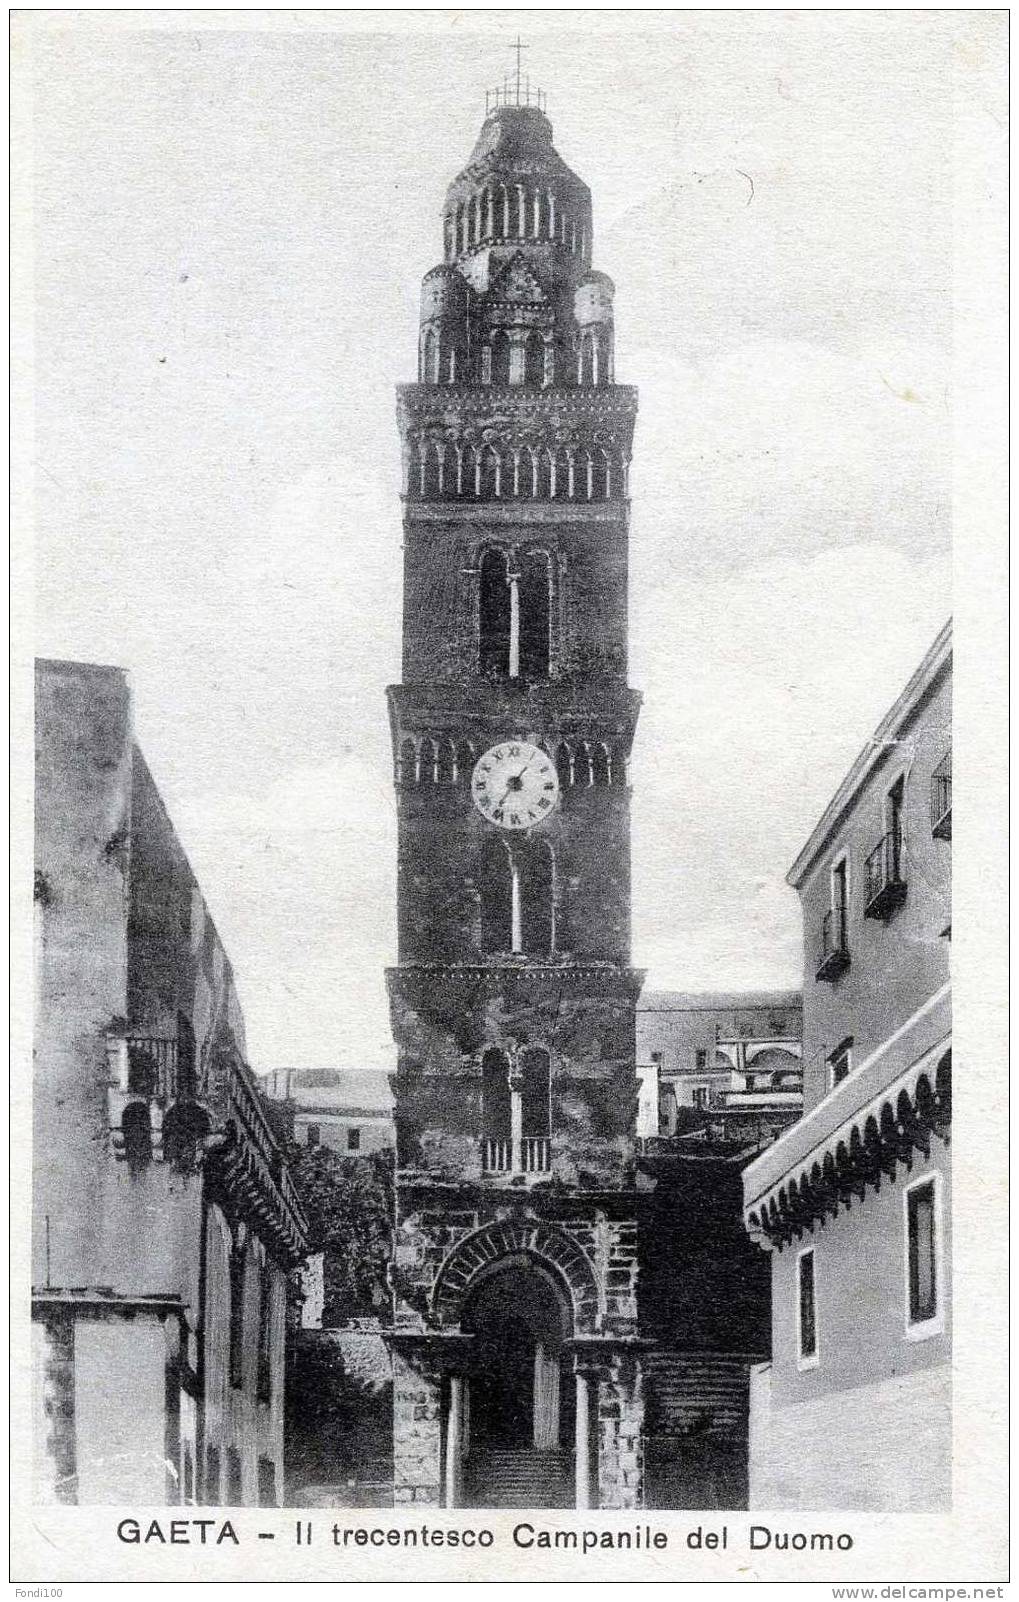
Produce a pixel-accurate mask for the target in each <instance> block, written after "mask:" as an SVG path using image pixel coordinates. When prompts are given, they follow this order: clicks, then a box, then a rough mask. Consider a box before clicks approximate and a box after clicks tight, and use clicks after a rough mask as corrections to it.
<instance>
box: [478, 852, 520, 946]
mask: <svg viewBox="0 0 1019 1602" xmlns="http://www.w3.org/2000/svg"><path fill="white" fill-rule="evenodd" d="M478 888H479V890H480V892H481V949H482V951H485V952H489V953H496V952H503V951H512V950H513V934H514V928H513V924H514V912H515V910H517V916H519V912H518V909H515V907H514V902H515V900H516V897H517V895H518V893H519V892H518V891H517V890H516V889H515V876H514V869H513V863H512V859H511V857H510V852H509V847H508V846H507V844H506V842H505V841H504V840H501V839H499V837H498V836H497V835H489V836H488V837H487V838H486V840H485V843H484V845H483V846H482V849H481V862H480V872H479V875H478Z"/></svg>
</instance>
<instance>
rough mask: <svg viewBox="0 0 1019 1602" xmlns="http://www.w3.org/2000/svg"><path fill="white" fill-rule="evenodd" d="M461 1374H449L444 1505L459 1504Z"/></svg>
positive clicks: (461, 1431) (461, 1415) (457, 1505)
mask: <svg viewBox="0 0 1019 1602" xmlns="http://www.w3.org/2000/svg"><path fill="white" fill-rule="evenodd" d="M463 1383H464V1382H463V1376H462V1375H461V1374H451V1375H450V1376H449V1418H448V1420H447V1423H446V1506H447V1507H459V1505H460V1473H461V1469H460V1455H461V1450H462V1444H463V1441H462V1437H463Z"/></svg>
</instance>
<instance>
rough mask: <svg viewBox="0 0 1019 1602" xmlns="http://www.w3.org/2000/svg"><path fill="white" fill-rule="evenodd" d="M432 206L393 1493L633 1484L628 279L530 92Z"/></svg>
mask: <svg viewBox="0 0 1019 1602" xmlns="http://www.w3.org/2000/svg"><path fill="white" fill-rule="evenodd" d="M526 99H527V97H524V99H523V100H521V101H520V102H519V103H517V102H513V103H505V102H503V101H502V97H501V96H500V97H499V100H500V102H501V103H497V104H496V105H495V106H494V107H492V108H491V109H490V111H489V114H488V115H487V116H486V118H485V121H484V124H483V126H482V129H481V133H480V135H479V138H478V141H477V143H476V145H475V147H474V150H473V152H472V154H471V157H470V160H469V162H468V164H467V166H466V167H465V168H464V170H463V171H462V172H461V173H460V175H459V176H458V177H457V178H456V179H455V180H454V182H453V183H452V185H451V186H450V188H449V190H448V193H447V198H446V203H445V206H444V209H443V239H444V259H443V261H442V262H441V263H440V264H439V265H438V266H437V267H435V268H433V269H432V270H431V271H430V272H429V273H428V274H426V276H425V279H424V284H423V289H422V300H421V332H420V341H419V350H418V381H417V383H414V384H408V385H404V386H402V387H401V389H400V391H399V404H398V416H399V426H400V437H401V443H402V448H403V461H404V522H403V528H404V630H403V635H404V638H403V682H402V683H401V684H399V685H396V686H394V687H393V688H392V689H391V690H390V691H389V710H390V719H391V726H392V735H393V752H394V775H395V785H396V796H397V806H398V817H399V866H398V897H399V960H398V965H397V966H396V967H394V968H393V969H391V970H390V971H389V973H388V984H389V994H390V1003H391V1012H392V1021H393V1030H394V1035H395V1038H396V1042H397V1047H398V1070H397V1075H396V1081H395V1086H396V1130H397V1176H396V1225H395V1237H394V1238H395V1245H394V1266H393V1290H394V1299H393V1301H394V1307H393V1328H392V1331H391V1334H390V1337H389V1340H390V1346H391V1350H392V1357H393V1371H394V1381H393V1387H394V1392H393V1393H394V1403H393V1405H394V1496H395V1500H396V1502H397V1503H407V1502H416V1503H424V1504H429V1505H436V1504H440V1503H443V1502H445V1504H446V1505H447V1506H454V1505H457V1504H459V1503H467V1504H472V1505H500V1504H502V1505H531V1506H541V1505H570V1504H573V1503H576V1505H578V1506H581V1507H586V1506H590V1505H594V1506H603V1507H617V1508H622V1507H635V1506H638V1505H640V1500H641V1495H642V1478H643V1462H642V1426H643V1409H644V1400H643V1382H642V1373H641V1358H640V1343H639V1340H638V1338H637V1300H636V1281H637V1233H638V1226H637V1194H636V1189H637V1176H636V1169H635V1161H634V1158H635V1152H634V1122H635V1115H636V1106H637V1083H636V1075H635V1067H634V1008H635V1004H636V1000H637V995H638V992H639V989H640V983H641V975H640V974H639V973H638V972H637V971H636V970H635V969H634V968H633V967H632V966H631V963H630V867H629V828H630V798H629V788H628V777H627V768H628V760H629V755H630V746H631V742H632V739H633V734H634V727H635V723H636V718H637V711H638V704H639V697H638V695H637V694H636V692H634V691H633V690H632V689H630V688H629V687H628V685H627V677H626V667H627V567H628V559H627V547H628V499H627V478H628V470H629V461H630V450H631V442H632V435H633V427H634V420H635V416H636V410H637V397H636V393H635V391H634V390H633V389H632V388H629V387H627V386H624V385H620V384H617V383H616V382H615V374H614V352H613V286H612V283H611V281H610V280H609V279H608V278H607V277H606V276H605V275H604V274H603V273H600V272H598V271H596V270H595V269H594V268H593V266H592V212H591V196H590V192H589V190H588V189H587V186H586V185H585V184H584V183H583V182H582V181H581V180H580V179H579V178H578V177H577V176H576V175H575V174H574V173H573V172H571V170H570V169H569V167H568V166H567V165H566V163H565V162H564V161H563V160H562V158H561V157H560V156H559V155H558V154H557V152H556V151H555V149H554V147H553V144H552V129H551V126H550V124H549V122H548V120H547V118H546V117H545V115H544V113H543V111H542V109H540V107H539V105H538V104H537V103H534V102H533V101H532V103H530V104H527V103H525V101H526Z"/></svg>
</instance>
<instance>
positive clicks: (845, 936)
mask: <svg viewBox="0 0 1019 1602" xmlns="http://www.w3.org/2000/svg"><path fill="white" fill-rule="evenodd" d="M850 890H851V886H850V879H849V858H848V857H847V856H841V857H838V858H837V859H836V861H835V862H833V863H832V867H831V890H830V894H831V905H830V907H829V909H828V911H827V912H826V913H825V915H824V917H823V919H822V920H821V941H820V946H821V949H820V953H819V957H818V965H817V978H818V979H819V980H822V981H824V982H825V983H833V982H834V981H835V980H836V979H838V978H839V977H840V975H841V974H843V973H845V971H846V969H847V968H848V967H849V897H850Z"/></svg>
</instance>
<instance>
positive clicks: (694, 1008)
mask: <svg viewBox="0 0 1019 1602" xmlns="http://www.w3.org/2000/svg"><path fill="white" fill-rule="evenodd" d="M802 1018H803V1012H802V1000H801V997H800V993H799V991H788V990H779V991H768V992H757V991H747V992H744V993H724V994H723V993H719V992H702V993H689V992H684V991H672V990H668V991H667V990H659V991H653V990H649V991H645V993H644V994H643V995H642V996H641V999H640V1001H639V1003H638V1006H637V1073H638V1076H639V1078H640V1081H641V1111H640V1115H639V1117H638V1127H637V1133H638V1135H639V1136H641V1137H642V1138H644V1139H654V1138H656V1137H658V1138H665V1139H671V1138H674V1137H676V1136H677V1135H683V1134H685V1133H687V1132H691V1131H696V1130H697V1129H698V1128H699V1127H701V1126H702V1124H703V1122H704V1119H705V1118H707V1117H709V1116H710V1119H711V1121H712V1122H713V1123H718V1122H719V1120H720V1119H721V1120H724V1121H725V1122H726V1123H727V1124H729V1125H731V1126H732V1130H733V1135H734V1137H736V1138H739V1139H742V1135H743V1133H747V1132H749V1131H751V1130H752V1129H753V1128H754V1127H755V1126H756V1125H757V1124H758V1123H761V1124H762V1135H763V1137H764V1138H766V1137H767V1134H768V1131H770V1133H771V1135H772V1136H773V1135H775V1134H777V1133H779V1132H780V1130H781V1129H783V1128H785V1127H786V1126H787V1125H788V1124H790V1123H792V1122H794V1121H795V1119H796V1118H797V1117H799V1114H800V1113H801V1112H802V1110H803V1064H802V1032H803V1021H802ZM741 1126H742V1132H741Z"/></svg>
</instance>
